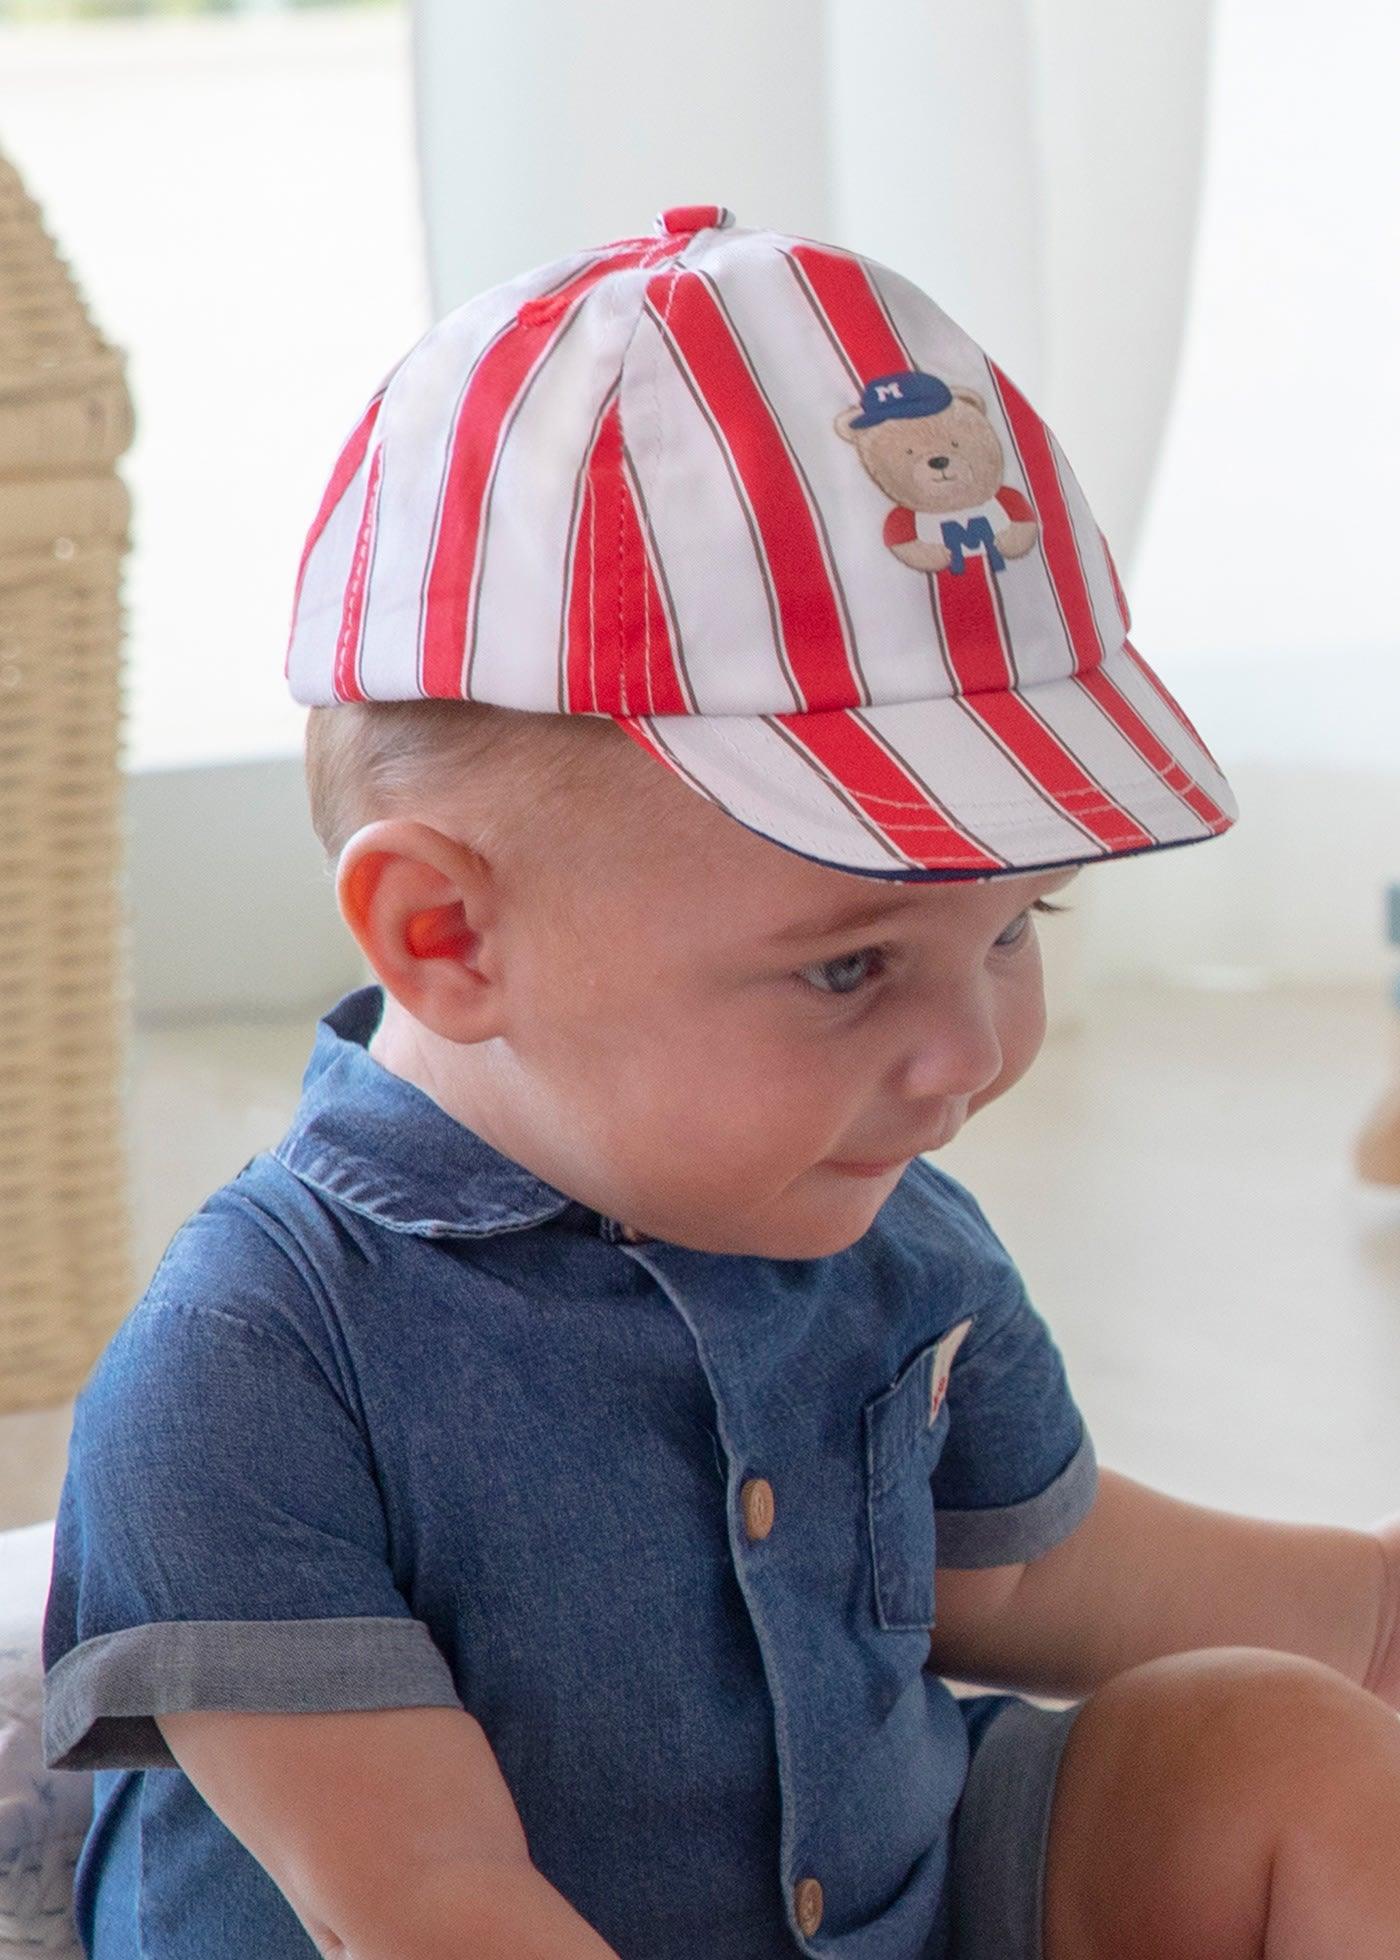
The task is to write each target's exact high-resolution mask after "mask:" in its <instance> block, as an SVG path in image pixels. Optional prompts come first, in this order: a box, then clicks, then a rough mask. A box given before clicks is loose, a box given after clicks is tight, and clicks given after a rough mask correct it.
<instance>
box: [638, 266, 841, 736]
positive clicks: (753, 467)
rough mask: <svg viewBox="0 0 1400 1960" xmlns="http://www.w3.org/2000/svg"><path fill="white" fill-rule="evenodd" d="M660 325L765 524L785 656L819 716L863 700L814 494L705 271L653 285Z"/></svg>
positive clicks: (762, 541) (758, 522) (763, 552)
mask: <svg viewBox="0 0 1400 1960" xmlns="http://www.w3.org/2000/svg"><path fill="white" fill-rule="evenodd" d="M647 298H648V300H649V302H650V303H651V304H652V306H653V308H654V312H655V318H656V323H657V326H658V327H659V328H660V330H661V332H662V334H663V335H664V337H665V338H666V340H667V341H668V343H669V345H670V348H671V352H672V354H673V355H674V357H675V359H676V362H677V364H678V365H679V366H680V368H681V371H682V373H683V374H684V376H685V378H686V379H687V380H688V381H689V382H690V384H691V386H692V387H693V389H694V390H695V392H696V394H697V396H698V397H699V398H700V400H701V401H702V403H703V405H704V406H705V408H706V409H707V410H708V412H709V416H710V419H711V422H712V424H713V425H714V427H715V430H716V433H717V435H718V436H719V438H720V440H721V443H722V445H723V447H724V449H725V452H726V456H727V459H728V460H729V463H730V466H731V469H732V470H733V472H734V473H735V476H736V479H737V483H738V484H739V485H740V486H742V488H741V495H742V497H743V499H744V501H745V503H746V506H747V509H748V511H749V513H750V514H751V517H752V521H753V523H754V525H755V527H756V529H757V534H758V549H759V555H760V570H761V571H762V572H763V573H764V576H765V579H766V582H767V583H768V585H769V588H770V590H771V592H772V594H773V598H774V601H775V603H776V608H777V616H778V626H779V641H780V643H779V648H778V651H779V656H780V658H784V659H785V662H786V665H787V668H788V671H789V674H790V676H791V679H792V682H793V685H794V688H795V690H796V693H797V697H798V700H799V702H800V703H801V704H802V705H803V707H804V708H805V709H806V710H807V711H808V712H809V713H816V712H820V711H822V710H824V709H830V708H845V707H849V706H851V705H852V703H853V702H855V701H858V700H860V699H862V698H863V695H862V692H861V689H860V687H859V685H858V683H857V679H856V676H855V673H854V670H853V665H852V655H851V647H850V643H849V641H848V639H847V635H846V630H845V622H844V620H843V618H842V616H841V608H840V605H839V603H838V599H837V594H836V589H835V586H834V584H833V578H832V572H831V568H830V566H829V565H828V563H827V560H826V555H825V553H824V551H823V548H822V540H821V537H820V534H819V532H818V529H817V523H816V519H815V516H814V513H813V506H812V500H811V495H810V491H809V489H808V486H807V483H806V481H805V479H804V478H803V476H802V474H801V472H800V470H799V468H798V466H797V464H796V462H795V460H794V458H793V456H792V454H791V452H790V451H789V449H788V447H787V444H786V442H785V441H784V439H783V435H782V432H781V428H780V426H779V423H778V420H777V417H776V416H775V415H774V413H773V411H772V409H771V407H770V406H769V404H768V401H767V399H766V398H765V396H764V394H763V392H762V390H761V389H760V388H759V387H758V385H757V383H756V381H755V380H754V377H753V374H752V371H751V370H750V367H749V363H748V360H747V358H746V356H745V354H744V351H743V348H742V346H741V344H740V342H739V339H738V336H737V335H736V333H735V331H734V328H733V325H732V323H731V322H730V320H729V319H728V318H727V316H726V315H725V313H724V311H723V309H722V308H721V307H720V305H719V303H718V301H717V300H716V298H715V295H714V292H713V290H712V288H711V286H710V283H709V281H708V280H707V279H705V278H704V277H703V275H701V274H700V273H696V272H683V273H682V274H681V276H680V278H679V280H678V281H677V282H676V283H675V285H674V287H672V285H671V281H670V280H669V278H667V277H666V276H664V275H663V276H662V277H660V278H657V279H654V280H652V281H651V282H650V284H649V285H648V287H647Z"/></svg>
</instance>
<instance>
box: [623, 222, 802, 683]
mask: <svg viewBox="0 0 1400 1960" xmlns="http://www.w3.org/2000/svg"><path fill="white" fill-rule="evenodd" d="M716 235H717V236H719V237H724V236H727V235H728V234H726V233H719V234H716ZM664 305H665V289H664V288H663V289H662V306H663V308H664ZM622 429H623V436H624V438H625V440H626V443H627V447H628V450H629V452H630V454H631V457H632V462H633V465H634V467H635V469H636V472H637V480H638V482H639V483H640V485H641V489H642V495H643V497H644V498H645V500H646V505H647V510H648V511H649V513H650V515H651V522H652V529H653V532H654V534H655V537H656V548H657V551H658V553H659V555H660V558H661V562H662V564H663V565H664V566H665V570H666V581H667V584H668V585H669V587H670V591H671V599H672V603H673V604H674V607H675V611H676V619H677V623H678V626H679V629H680V634H681V638H682V640H683V642H684V643H685V645H686V646H687V647H695V648H697V649H703V650H704V651H703V654H702V657H701V658H700V659H699V660H698V661H697V663H696V666H695V667H694V668H692V669H691V673H690V677H691V680H692V681H693V682H694V684H695V691H696V696H697V701H698V705H699V711H700V713H701V714H730V715H735V714H737V715H753V714H763V713H765V712H767V713H772V712H775V711H783V712H788V711H791V710H792V709H793V708H795V707H796V705H797V704H796V703H795V702H794V701H793V699H792V689H791V687H790V685H789V683H788V680H787V677H786V674H785V673H784V670H783V668H782V665H781V662H780V660H779V658H778V653H777V648H776V644H775V640H774V633H773V620H772V616H771V614H770V611H769V604H768V597H767V594H766V589H765V585H764V581H763V578H762V576H761V573H760V571H759V565H758V560H757V557H756V555H755V549H754V539H753V536H752V534H751V532H750V530H749V525H748V522H747V521H746V519H745V515H744V506H743V504H742V502H741V501H740V497H739V496H738V494H736V491H735V487H734V483H733V481H732V479H731V477H730V473H729V468H728V465H727V464H726V462H725V459H724V454H723V452H722V450H721V448H720V444H719V442H718V441H717V439H716V436H715V433H714V431H713V429H712V428H711V426H710V423H709V421H708V419H707V418H706V416H705V415H704V414H703V413H702V412H701V409H700V408H699V406H698V405H697V403H696V401H695V399H694V397H693V396H692V394H691V390H690V388H689V386H688V385H687V383H686V381H685V380H684V378H683V377H682V375H681V373H680V372H679V370H678V368H677V366H676V363H675V361H674V360H673V358H672V356H671V353H670V351H669V349H668V348H667V347H666V346H664V345H663V343H662V339H661V335H660V332H659V331H658V328H657V325H656V322H655V321H654V320H653V319H652V317H651V315H650V313H648V312H645V311H644V312H643V314H642V317H641V322H640V324H639V325H638V328H637V332H636V336H635V338H634V339H633V341H632V345H631V347H630V349H629V351H628V355H627V361H626V365H625V367H624V369H623V376H622ZM664 719H665V720H667V721H670V720H672V719H674V717H670V716H668V717H665V718H664Z"/></svg>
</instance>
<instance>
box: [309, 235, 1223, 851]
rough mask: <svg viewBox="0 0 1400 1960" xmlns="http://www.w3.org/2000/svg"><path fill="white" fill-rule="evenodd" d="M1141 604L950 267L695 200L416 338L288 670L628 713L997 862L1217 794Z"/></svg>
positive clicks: (393, 379) (679, 762) (1186, 807)
mask: <svg viewBox="0 0 1400 1960" xmlns="http://www.w3.org/2000/svg"><path fill="white" fill-rule="evenodd" d="M1129 625H1130V621H1129V615H1128V606H1127V601H1126V599H1125V598H1124V595H1123V590H1122V586H1121V584H1120V582H1119V579H1118V576H1117V572H1116V570H1115V567H1114V563H1113V558H1112V555H1111V553H1110V551H1109V548H1108V544H1107V541H1106V539H1105V538H1104V536H1103V533H1102V532H1101V531H1100V529H1099V527H1098V525H1097V524H1096V522H1095V520H1094V518H1093V516H1092V514H1091V512H1090V509H1089V505H1088V503H1087V501H1086V499H1085V497H1084V493H1083V492H1082V490H1081V489H1080V487H1079V485H1078V483H1077V482H1076V481H1075V478H1074V476H1073V474H1072V472H1071V470H1070V468H1069V464H1068V463H1067V461H1066V460H1065V457H1064V454H1063V452H1062V451H1061V449H1060V446H1059V443H1058V442H1057V441H1056V439H1055V437H1054V435H1053V434H1052V433H1051V431H1050V429H1049V428H1048V427H1047V425H1046V424H1045V423H1044V422H1043V421H1042V420H1041V418H1040V416H1039V415H1038V414H1037V413H1036V411H1035V410H1034V409H1033V408H1032V407H1031V405H1030V403H1029V402H1028V401H1027V400H1026V398H1025V396H1024V395H1023V394H1022V393H1021V392H1020V390H1019V389H1018V388H1017V387H1016V386H1015V384H1014V383H1013V382H1012V381H1011V379H1010V378H1009V376H1007V375H1006V374H1005V373H1004V372H1003V371H1002V369H1001V368H1000V367H999V366H998V365H997V363H996V362H995V361H994V360H992V359H991V358H990V356H989V355H987V354H985V353H984V352H983V351H982V349H981V348H980V347H979V346H978V345H977V343H976V342H975V341H973V340H972V339H971V338H970V337H969V336H968V335H967V334H966V333H965V332H964V331H963V330H962V329H961V328H960V327H959V326H957V325H956V324H955V323H954V322H953V321H952V320H951V319H950V318H949V317H948V315H947V314H946V313H944V312H943V311H942V309H941V308H940V307H939V306H937V305H936V304H935V303H934V301H933V300H931V299H930V298H929V297H928V296H927V295H926V294H925V293H923V292H922V291H921V290H920V289H919V288H918V287H917V286H915V285H913V284H912V283H911V282H910V281H909V280H907V279H905V278H903V277H902V276H901V275H900V274H899V273H897V272H893V271H891V270H890V269H889V268H888V267H886V266H884V265H881V264H879V263H877V262H875V261H873V260H871V259H867V258H863V257H861V256H860V255H858V254H857V253H854V252H851V251H846V250H842V249H839V248H837V247H835V246H831V245H823V244H819V243H817V242H815V241H813V240H810V239H806V238H801V237H796V236H792V235H789V234H787V233H783V232H776V231H754V230H748V229H745V228H743V227H741V226H739V225H737V224H736V223H735V222H734V218H733V215H732V213H731V212H729V211H728V210H726V209H725V208H724V207H723V206H722V205H687V206H678V207H674V208H672V209H669V210H665V211H662V212H661V213H660V214H659V215H658V217H657V218H656V220H655V223H654V227H653V230H652V231H651V232H650V233H649V234H647V235H645V236H640V237H629V238H619V239H614V240H613V241H611V242H610V243H608V244H606V245H601V246H597V247H594V248H592V249H588V250H583V251H580V252H577V253H574V254H571V255H570V256H569V257H567V258H563V259H557V260H554V261H552V262H551V263H550V264H548V265H543V266H540V267H537V268H536V269H535V270H533V271H531V272H526V273H524V274H522V275H521V276H520V277H518V278H515V279H512V280H509V281H507V282H506V283H505V284H503V285H499V286H495V287H493V288H491V289H490V290H489V291H487V292H484V293H482V294H479V295H478V296H477V297H476V298H474V299H471V300H469V301H467V302H466V304H464V305H462V306H459V307H457V308H456V309H455V310H454V311H452V312H450V313H448V314H446V315H445V316H444V317H443V318H442V319H441V320H439V321H438V322H437V323H436V324H435V325H434V326H432V327H431V328H430V329H429V330H428V331H427V332H426V333H425V334H424V335H423V336H422V338H421V339H420V340H419V341H418V342H417V343H416V344H415V345H414V346H413V347H412V348H411V349H410V350H409V351H408V353H407V354H405V355H404V356H403V357H402V359H400V360H399V361H398V362H397V363H396V364H395V366H394V367H393V368H392V369H391V370H390V371H389V373H388V374H387V375H386V376H385V377H384V379H383V381H381V383H380V385H379V386H378V387H377V388H376V389H375V391H374V393H373V394H372V395H371V396H370V398H369V400H368V402H367V403H366V404H365V406H364V408H363V410H362V412H361V413H360V415H359V417H358V419H357V420H356V422H355V425H354V428H353V429H352V430H351V432H350V435H349V437H348V439H347V441H346V442H345V444H344V447H343V448H342V450H341V453H340V456H339V458H338V459H337V461H336V464H335V468H334V470H333V471H332V473H331V478H330V482H329V483H328V485H327V486H326V491H325V494H324V496H323V497H322V499H321V504H320V508H319V509H318V511H317V512H316V516H315V519H314V521H313V523H312V525H311V529H310V531H309V533H308V535H307V539H306V544H305V549H304V551H303V553H302V557H301V563H300V568H299V571H298V574H297V580H296V594H295V599H294V603H293V611H292V624H291V632H290V637H289V640H288V645H287V654H286V662H285V673H286V678H287V680H288V683H289V685H290V688H291V692H292V695H293V697H294V699H296V700H297V701H300V702H304V703H306V704H307V705H309V706H310V705H316V706H326V705H330V704H333V703H337V702H347V701H399V700H413V699H418V698H424V697H433V696H438V697H442V698H445V699H450V700H459V699H461V700H466V699H471V700H477V701H492V702H496V703H498V704H500V705H501V706H504V707H512V708H524V709H531V710H534V711H536V712H543V713H549V714H586V715H608V716H611V717H612V719H613V720H615V721H616V722H617V723H618V725H619V726H620V727H621V728H622V729H624V730H625V731H626V733H627V734H628V735H629V736H630V737H631V738H632V739H633V740H634V741H635V742H637V743H638V744H639V746H640V747H641V748H642V749H644V750H645V751H646V753H647V754H648V755H650V756H651V757H653V758H654V759H655V761H657V762H658V763H660V764H662V765H664V767H666V768H668V769H670V770H673V771H674V772H675V774H676V775H677V776H679V777H680V778H681V780H682V781H683V782H685V783H688V784H689V785H690V787H691V788H692V789H694V790H696V791H698V792H699V793H700V794H701V795H703V796H706V797H709V798H710V799H712V800H713V801H714V802H715V803H717V804H718V805H719V806H720V807H721V809H723V810H725V811H726V812H727V813H728V814H729V815H730V816H731V817H733V818H734V819H735V820H736V821H737V822H739V823H741V824H744V825H745V826H746V827H748V828H749V829H751V830H753V831H755V832H757V833H758V834H759V835H760V836H763V837H766V838H768V839H770V840H771V841H772V842H773V843H775V844H779V845H782V846H783V847H784V848H785V849H788V850H791V851H795V852H797V853H799V854H800V855H802V856H804V857H808V858H812V859H814V860H816V861H818V862H821V863H825V864H829V865H831V866H832V867H834V868H836V869H838V870H844V871H852V872H857V873H861V874H866V875H870V876H873V877H881V876H883V877H892V878H898V879H901V880H906V881H907V880H911V879H920V878H931V879H939V878H942V879H947V878H979V879H985V878H991V877H996V876H998V875H1000V874H1006V873H1010V872H1016V871H1020V872H1025V871H1029V870H1034V869H1040V868H1046V867H1050V866H1055V865H1062V864H1074V863H1083V862H1088V861H1091V860H1094V859H1098V858H1105V857H1125V856H1130V855H1134V854H1137V853H1140V852H1144V851H1151V850H1158V849H1162V848H1165V847H1168V846H1173V845H1179V844H1188V843H1194V842H1198V841H1200V840H1201V839H1203V838H1206V837H1211V836H1215V835H1217V834H1218V833H1219V832H1221V831H1223V830H1225V829H1227V828H1228V827H1229V825H1230V824H1231V823H1233V822H1234V820H1235V818H1236V816H1237V814H1238V812H1237V809H1236V805H1235V802H1234V798H1233V795H1232V793H1231V790H1230V787H1229V785H1228V784H1227V783H1226V781H1225V779H1224V777H1223V775H1222V774H1221V771H1220V769H1219V768H1218V766H1217V764H1216V763H1215V761H1214V759H1213V757H1212V756H1211V754H1210V752H1209V751H1208V749H1207V748H1206V746H1205V743H1204V742H1203V741H1202V740H1201V737H1200V736H1199V735H1198V734H1197V732H1196V730H1195V729H1194V728H1193V726H1192V725H1191V723H1190V722H1189V721H1188V720H1187V718H1186V715H1185V714H1184V712H1183V711H1182V709H1181V707H1180V706H1179V705H1178V703H1177V702H1176V701H1175V700H1174V699H1173V697H1172V696H1171V695H1170V694H1169V693H1168V691H1167V689H1166V688H1165V687H1164V686H1163V685H1162V683H1161V681H1160V680H1159V679H1158V678H1157V677H1156V675H1155V674H1153V672H1152V671H1151V669H1150V668H1149V667H1148V665H1147V663H1146V662H1145V661H1144V660H1143V658H1142V656H1141V655H1140V654H1139V653H1138V652H1137V651H1136V649H1135V648H1134V647H1133V646H1132V645H1131V644H1130V643H1129V640H1128V631H1129Z"/></svg>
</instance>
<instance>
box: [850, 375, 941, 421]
mask: <svg viewBox="0 0 1400 1960" xmlns="http://www.w3.org/2000/svg"><path fill="white" fill-rule="evenodd" d="M952 399H953V394H952V390H951V389H950V388H949V387H948V386H947V385H946V383H944V382H942V381H940V380H939V378H938V376H937V375H936V374H924V373H922V372H921V371H920V370H919V369H918V368H910V369H909V370H908V371H907V372H905V373H904V374H877V375H876V376H875V378H874V380H873V381H867V382H866V384H865V386H864V387H863V388H862V389H861V391H860V406H861V413H860V414H859V415H853V416H852V417H851V420H850V424H849V426H850V427H851V428H853V429H868V428H870V427H871V426H872V425H873V424H874V423H876V422H886V421H888V420H889V418H890V416H892V415H941V414H942V413H943V410H944V409H945V408H947V407H948V405H949V404H950V403H951V401H952Z"/></svg>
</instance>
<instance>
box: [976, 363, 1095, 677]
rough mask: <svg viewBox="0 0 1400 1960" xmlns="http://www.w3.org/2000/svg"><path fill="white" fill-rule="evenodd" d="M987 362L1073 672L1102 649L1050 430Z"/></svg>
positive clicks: (1090, 663) (1087, 665)
mask: <svg viewBox="0 0 1400 1960" xmlns="http://www.w3.org/2000/svg"><path fill="white" fill-rule="evenodd" d="M987 365H988V367H989V368H990V369H991V372H992V377H993V379H994V381H995V382H996V386H997V391H998V393H999V394H1000V396H1001V404H1002V408H1003V411H1004V412H1005V415H1006V419H1007V423H1008V424H1009V426H1010V429H1011V434H1012V437H1013V439H1014V441H1015V444H1016V449H1017V453H1018V454H1019V456H1020V459H1021V467H1022V469H1023V470H1024V472H1025V476H1026V482H1027V484H1028V485H1029V487H1030V494H1031V502H1032V503H1033V504H1034V505H1035V508H1036V515H1037V516H1038V518H1039V519H1040V541H1041V548H1042V550H1043V551H1044V553H1045V563H1046V565H1047V567H1048V568H1049V572H1050V581H1051V584H1052V585H1053V586H1054V588H1055V594H1056V597H1057V598H1058V599H1059V602H1060V611H1061V612H1062V614H1063V615H1064V621H1065V625H1066V627H1067V629H1068V631H1069V637H1070V644H1071V645H1072V646H1073V648H1074V665H1075V671H1076V672H1083V671H1084V670H1085V669H1086V668H1090V667H1097V666H1098V665H1099V663H1100V661H1101V660H1102V659H1103V657H1104V651H1105V649H1104V645H1103V640H1102V636H1101V635H1100V633H1099V625H1098V621H1097V620H1096V619H1095V617H1094V606H1093V601H1092V599H1091V598H1090V596H1089V587H1088V584H1087V583H1086V581H1085V578H1084V567H1083V566H1082V564H1081V563H1080V560H1079V546H1078V541H1077V540H1076V538H1075V535H1074V525H1073V522H1072V521H1071V518H1070V513H1069V505H1068V503H1067V502H1066V501H1065V494H1064V491H1063V489H1062V488H1061V485H1060V473H1059V470H1058V469H1057V467H1056V464H1055V457H1054V453H1053V451H1052V450H1051V447H1050V432H1049V430H1048V429H1047V428H1046V426H1045V424H1044V423H1043V422H1042V421H1041V419H1040V417H1039V416H1038V415H1037V414H1036V412H1035V410H1034V409H1033V408H1032V407H1031V405H1030V403H1029V402H1028V401H1027V400H1026V398H1025V396H1024V395H1023V394H1022V393H1021V391H1020V389H1019V388H1018V387H1017V386H1016V384H1015V382H1014V381H1012V380H1011V379H1010V378H1009V377H1008V376H1007V375H1005V374H1003V373H1002V371H1001V369H1000V368H999V367H998V366H997V364H996V362H995V361H993V360H991V359H990V358H989V359H988V362H987Z"/></svg>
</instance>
